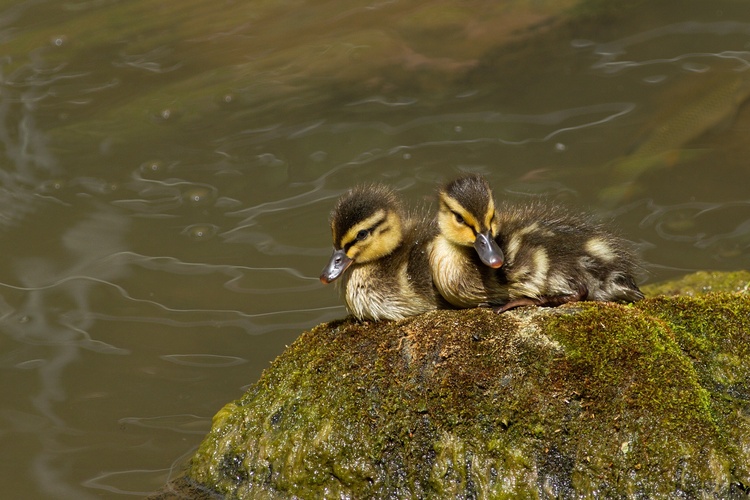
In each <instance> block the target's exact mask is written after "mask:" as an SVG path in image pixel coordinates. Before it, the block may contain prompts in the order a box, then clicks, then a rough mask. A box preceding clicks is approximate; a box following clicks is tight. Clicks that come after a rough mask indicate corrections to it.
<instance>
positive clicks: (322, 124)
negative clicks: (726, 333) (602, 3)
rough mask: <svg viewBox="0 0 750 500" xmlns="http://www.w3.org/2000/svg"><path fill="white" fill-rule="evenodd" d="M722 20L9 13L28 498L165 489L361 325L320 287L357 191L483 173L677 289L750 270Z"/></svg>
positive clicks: (16, 466) (470, 12) (412, 10)
mask: <svg viewBox="0 0 750 500" xmlns="http://www.w3.org/2000/svg"><path fill="white" fill-rule="evenodd" d="M560 5H562V4H560ZM717 5H719V4H711V5H710V6H705V5H703V3H700V2H694V3H690V5H689V6H688V7H686V6H685V5H683V4H679V5H678V6H676V5H673V4H671V3H670V2H657V3H654V4H650V6H649V7H641V8H639V9H634V10H631V11H628V12H627V13H626V14H623V15H621V16H619V17H618V14H617V13H615V14H614V17H613V18H611V19H610V21H609V22H608V24H607V29H606V30H604V31H606V32H603V30H602V29H601V28H600V27H599V26H598V25H597V24H596V22H595V21H581V20H578V21H575V22H573V21H574V20H570V19H567V18H566V15H567V14H565V15H557V14H558V13H559V10H557V9H560V8H563V7H559V6H557V4H555V5H552V3H551V4H550V5H549V6H547V7H544V6H539V5H537V6H534V8H530V7H529V6H528V5H527V4H525V3H518V4H515V7H514V9H517V10H513V9H512V10H513V12H511V13H514V15H510V14H509V11H508V10H507V9H508V7H507V6H502V8H501V7H499V6H495V7H489V6H487V5H484V4H483V6H482V9H473V8H469V7H466V6H465V5H461V6H458V7H457V6H451V5H448V4H446V5H436V4H434V3H429V4H427V3H424V4H419V3H413V2H407V3H404V2H381V3H376V4H372V3H367V2H365V4H359V3H356V2H355V3H354V4H352V3H347V4H343V3H341V2H332V3H330V4H327V5H321V4H320V3H319V2H317V3H315V2H301V3H298V4H296V5H295V8H294V9H289V7H288V6H287V5H281V4H278V5H277V4H262V5H260V4H253V3H249V4H248V3H235V4H225V5H222V6H221V8H217V6H216V5H215V3H212V2H206V1H205V0H193V1H190V2H188V3H184V2H183V3H181V4H180V5H179V7H178V6H176V5H175V6H172V5H170V4H169V3H167V4H164V5H163V6H161V7H160V10H159V12H158V13H155V12H154V6H153V2H143V1H141V0H134V1H132V2H125V3H122V2H104V3H102V2H82V3H76V4H70V3H62V4H56V3H54V2H46V1H42V2H36V1H29V2H22V3H20V4H17V5H13V6H10V7H5V8H3V10H0V39H1V40H3V41H4V42H5V45H4V47H6V48H7V55H5V56H3V57H2V58H1V59H0V145H1V147H2V158H0V248H1V249H2V253H3V259H2V261H0V353H1V354H0V366H1V367H2V368H3V377H2V379H1V380H2V382H0V384H1V385H2V390H3V394H4V396H5V397H4V400H3V403H2V406H1V407H0V435H2V436H3V439H4V443H3V447H2V450H3V451H2V452H0V453H2V458H5V459H6V460H5V463H8V464H9V465H8V467H7V470H8V475H9V477H11V478H12V480H11V482H10V483H9V484H8V485H7V486H6V489H5V491H7V492H8V494H14V493H15V494H18V493H19V492H22V493H23V496H24V497H25V498H33V497H35V496H38V497H55V498H88V497H93V496H96V497H98V496H100V495H101V494H102V493H104V494H106V495H109V496H113V497H117V496H122V495H143V494H144V493H145V492H147V491H150V490H152V489H155V488H158V487H159V486H160V485H161V484H162V483H163V482H164V481H165V480H166V478H167V477H168V476H169V474H171V473H173V472H174V471H173V470H172V469H169V468H167V467H168V465H169V464H173V463H175V465H174V468H175V470H179V460H180V457H183V456H185V455H186V454H188V453H189V450H190V449H191V448H192V447H194V446H195V445H196V444H197V442H198V441H199V439H200V436H201V433H202V432H203V430H202V429H205V428H206V426H207V425H208V421H209V419H210V417H211V415H213V414H214V413H215V412H216V411H217V410H218V409H219V408H220V407H221V405H223V404H224V403H225V402H227V401H229V400H231V399H233V398H236V397H238V396H239V395H240V394H241V391H242V390H243V388H246V387H247V385H248V384H251V383H252V382H253V381H255V380H256V379H257V378H258V376H259V375H260V373H261V371H262V369H263V368H264V367H265V366H266V365H267V363H268V362H269V360H271V359H272V358H273V357H274V356H275V355H277V354H278V353H279V352H281V351H282V350H283V348H284V346H285V344H288V343H290V342H291V341H293V340H294V338H295V337H296V336H297V335H298V334H299V332H301V331H303V330H305V329H308V328H310V327H311V326H313V325H315V324H317V323H320V322H322V321H326V320H330V319H333V318H337V317H341V316H343V314H344V309H343V307H342V305H341V303H340V301H339V299H338V297H337V295H336V293H335V292H334V291H333V290H330V289H324V288H323V287H322V285H320V283H319V282H318V279H317V275H318V272H319V270H320V268H321V266H322V265H323V264H324V262H325V259H326V257H327V256H328V255H329V253H330V230H329V227H328V223H327V218H328V212H329V210H330V209H331V207H332V205H333V203H334V200H335V198H337V197H338V196H339V195H340V194H341V192H342V191H343V190H344V189H346V188H348V187H349V186H350V185H352V184H354V183H356V182H367V181H375V180H383V181H386V182H389V183H391V184H393V185H394V186H395V187H396V189H398V190H399V191H401V192H402V194H403V195H404V197H405V198H407V199H409V200H411V203H412V204H413V205H417V204H422V203H425V202H427V203H429V202H430V200H432V199H433V198H434V190H435V186H436V185H437V184H439V183H440V182H442V181H444V180H445V179H447V178H448V177H451V176H454V175H456V173H457V172H461V171H471V172H479V173H483V174H485V175H486V176H487V177H488V178H489V179H490V181H491V182H492V183H493V185H496V186H498V188H499V189H498V192H499V194H500V195H501V196H503V197H506V198H512V199H516V200H525V199H529V198H533V197H538V196H548V197H554V198H561V199H564V200H565V201H567V202H569V203H572V204H575V205H585V206H588V207H589V209H590V210H591V211H593V212H596V213H598V214H599V215H603V216H610V217H611V218H613V219H614V222H615V224H616V225H617V226H619V227H620V228H621V229H622V232H623V233H624V234H625V235H627V236H628V237H630V238H632V239H634V240H635V241H636V242H637V243H638V245H639V247H640V248H642V249H643V250H644V255H645V256H646V258H647V260H648V263H649V266H650V270H651V278H650V279H652V280H656V279H663V278H668V277H672V276H675V275H677V274H680V273H682V272H687V271H690V270H695V269H705V268H719V269H737V268H748V267H750V260H749V259H750V257H749V254H750V252H748V249H749V248H750V236H749V234H748V233H750V228H749V227H748V220H750V209H749V208H748V203H749V202H748V197H747V187H746V184H747V183H746V180H747V175H748V173H750V172H749V171H748V167H747V162H746V158H747V157H748V154H749V153H750V151H748V146H747V144H748V143H747V140H746V133H745V132H746V130H747V129H748V127H750V112H749V111H748V109H747V106H743V102H744V101H745V100H746V98H747V95H748V94H747V89H748V88H749V87H748V86H746V85H745V83H743V82H746V81H747V76H746V75H748V74H749V73H748V68H747V66H748V61H750V57H749V55H750V52H748V47H750V29H749V28H748V26H750V24H748V23H750V19H748V13H747V12H746V6H745V5H744V4H742V3H734V2H720V6H717ZM454 7H455V8H454ZM719 11H722V12H723V14H720V13H719ZM592 19H596V18H595V17H592ZM691 19H706V21H705V22H694V21H692V20H691ZM727 19H731V21H727ZM524 20H526V21H524ZM525 22H531V24H532V25H534V26H535V27H536V28H535V29H534V30H533V32H527V31H525V29H524V28H525V26H526V25H525V24H524V23H525ZM568 22H570V24H566V23H568ZM735 84H736V86H735ZM722 89H725V90H722ZM726 89H728V90H726ZM705 96H714V99H713V100H710V99H708V100H705V99H703V97H705ZM701 103H703V105H699V104H701ZM686 110H692V115H689V116H688V115H686V113H685V111H686ZM686 116H688V119H685V117H686ZM665 127H666V128H670V129H671V130H672V131H673V132H674V131H676V132H674V133H671V134H665V133H660V132H659V131H660V130H662V131H663V130H665ZM639 148H640V149H639ZM638 151H640V153H638V154H635V153H636V152H638ZM623 158H625V159H627V161H623V160H622V159H623ZM634 159H635V160H638V161H634ZM618 165H619V166H618ZM618 169H619V173H618ZM623 183H625V184H628V185H629V189H627V190H621V192H619V193H618V196H620V197H619V198H617V199H613V198H612V197H608V196H602V193H606V189H607V188H609V187H612V186H620V185H621V184H623ZM631 187H632V189H630V188H631Z"/></svg>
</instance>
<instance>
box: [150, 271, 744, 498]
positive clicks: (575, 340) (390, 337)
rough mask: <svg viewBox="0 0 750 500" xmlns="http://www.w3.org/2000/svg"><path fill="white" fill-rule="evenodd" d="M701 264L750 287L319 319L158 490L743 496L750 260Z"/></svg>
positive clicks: (271, 494) (244, 494) (241, 494)
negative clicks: (375, 318)
mask: <svg viewBox="0 0 750 500" xmlns="http://www.w3.org/2000/svg"><path fill="white" fill-rule="evenodd" d="M695 279H696V277H695V276H693V277H688V278H687V279H686V280H685V283H689V282H691V281H695ZM700 279H701V280H703V281H702V283H703V285H701V286H702V287H712V288H713V287H716V286H718V283H719V282H720V281H721V282H723V285H722V288H721V289H722V290H727V289H731V290H735V289H737V290H744V291H740V292H728V291H721V292H711V293H707V294H703V295H695V296H686V295H679V296H673V297H669V296H663V295H660V296H656V297H651V298H647V299H646V300H643V301H642V302H640V303H638V304H635V305H628V306H624V305H617V304H610V303H579V304H572V305H567V306H562V307H559V308H556V309H544V308H523V309H519V310H515V311H511V312H510V313H506V314H503V315H496V314H494V313H492V312H490V311H488V310H484V309H470V310H463V311H436V312H432V313H428V314H424V315H421V316H417V317H414V318H410V319H406V320H403V321H398V322H381V323H357V322H354V321H350V320H344V321H338V322H332V323H328V324H323V325H319V326H318V327H316V328H314V329H312V330H311V331H308V332H305V333H304V334H302V335H301V336H300V338H299V339H298V340H297V341H295V342H294V343H293V344H292V345H291V346H290V347H289V349H287V351H286V352H284V353H283V354H282V355H281V356H279V358H278V359H276V360H275V361H274V362H273V364H272V365H271V367H270V368H268V369H267V370H266V371H265V373H264V374H263V376H262V377H261V379H260V380H259V381H258V382H257V383H256V384H255V385H254V386H253V387H252V388H251V389H250V390H249V391H248V392H247V393H246V394H245V395H244V396H243V397H242V398H241V399H239V400H237V401H235V402H232V403H230V404H228V405H226V406H225V407H224V408H223V409H222V410H221V411H219V413H217V415H216V416H215V417H214V423H213V428H212V430H211V432H210V434H209V435H208V436H207V437H206V438H205V440H204V442H203V443H202V445H201V446H200V449H199V450H198V452H197V453H196V454H195V456H194V457H193V459H192V461H191V462H190V464H189V466H188V468H187V471H186V474H185V476H184V477H183V478H181V479H179V480H177V481H175V482H174V483H173V484H172V485H170V486H169V487H168V488H167V489H166V490H165V491H164V492H162V493H161V494H159V495H158V496H157V497H155V498H175V497H183V498H184V497H190V498H199V497H206V498H208V497H211V496H212V495H213V494H214V493H219V494H220V495H223V496H229V497H233V498H234V497H237V498H291V497H299V498H553V497H563V498H590V497H597V498H621V497H622V498H649V497H665V496H672V497H676V498H696V497H703V498H744V497H745V495H746V493H747V491H748V488H750V294H748V293H747V289H748V288H747V285H748V283H750V273H734V274H733V275H731V276H730V275H720V274H719V275H714V276H713V283H716V284H712V282H709V281H706V280H710V279H711V276H710V275H708V274H705V275H701V276H700ZM728 279H729V281H731V283H729V284H727V280H728ZM679 287H680V285H679V284H672V285H671V288H670V289H672V290H677V289H679ZM727 287H729V288H727Z"/></svg>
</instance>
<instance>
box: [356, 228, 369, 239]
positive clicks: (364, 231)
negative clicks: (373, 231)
mask: <svg viewBox="0 0 750 500" xmlns="http://www.w3.org/2000/svg"><path fill="white" fill-rule="evenodd" d="M369 235H370V231H368V230H367V229H361V230H360V231H359V232H358V233H357V241H362V240H364V239H365V238H367V237H368V236H369Z"/></svg>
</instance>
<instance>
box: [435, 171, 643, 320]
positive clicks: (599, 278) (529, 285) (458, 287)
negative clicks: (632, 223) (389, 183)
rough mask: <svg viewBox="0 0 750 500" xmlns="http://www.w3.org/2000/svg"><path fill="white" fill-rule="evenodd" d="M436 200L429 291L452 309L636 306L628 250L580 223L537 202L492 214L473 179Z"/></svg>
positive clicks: (582, 218) (586, 221)
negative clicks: (589, 303) (591, 303)
mask: <svg viewBox="0 0 750 500" xmlns="http://www.w3.org/2000/svg"><path fill="white" fill-rule="evenodd" d="M439 198H440V209H439V212H438V217H437V225H438V226H439V234H438V236H437V237H436V238H435V239H434V241H433V243H432V244H431V246H430V266H431V269H432V274H433V280H434V282H435V286H436V287H437V288H438V290H439V291H440V293H441V294H442V295H443V297H445V299H446V300H447V301H448V302H450V303H451V304H453V305H454V306H457V307H475V306H480V305H482V306H490V307H494V308H496V310H497V311H498V312H503V311H507V310H508V309H512V308H514V307H518V306H523V305H540V306H557V305H560V304H563V303H566V302H573V301H577V300H601V301H621V302H634V301H637V300H640V299H642V298H643V294H642V293H641V291H640V290H639V289H638V286H637V285H636V283H635V278H634V276H635V274H636V272H637V271H638V269H639V265H638V261H637V259H636V257H635V254H634V252H633V250H632V249H631V245H630V244H629V243H628V242H627V241H625V240H623V239H622V238H620V237H618V236H615V235H614V234H612V233H611V232H609V231H607V230H606V229H605V228H604V227H603V226H602V225H600V224H598V223H595V222H594V221H593V220H592V219H591V218H590V217H588V216H586V215H580V214H573V213H570V212H568V211H567V210H566V209H564V208H563V207H561V206H558V205H548V204H543V203H541V202H535V203H531V204H529V205H525V206H515V205H510V204H503V205H500V206H498V207H496V206H495V201H494V198H493V195H492V190H491V188H490V186H489V184H488V183H487V181H486V180H485V179H484V178H483V177H481V176H479V175H467V176H464V177H461V178H459V179H456V180H454V181H452V182H450V183H448V184H446V185H445V186H444V187H443V188H441V189H440V191H439Z"/></svg>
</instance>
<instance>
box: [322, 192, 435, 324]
mask: <svg viewBox="0 0 750 500" xmlns="http://www.w3.org/2000/svg"><path fill="white" fill-rule="evenodd" d="M331 230H332V232H333V248H334V252H333V255H332V256H331V259H330V261H329V262H328V265H326V267H325V268H324V269H323V273H322V274H321V275H320V281H322V282H323V283H330V282H332V281H334V280H337V279H339V278H341V279H340V280H339V281H338V283H337V284H340V291H341V293H342V295H343V297H344V301H345V302H346V307H347V309H348V310H349V312H350V313H351V314H352V315H353V316H354V317H356V318H357V319H360V320H362V319H372V320H376V321H377V320H381V319H401V318H405V317H407V316H414V315H417V314H421V313H423V312H426V311H429V310H432V309H436V308H438V307H445V306H448V304H447V303H446V302H445V301H444V300H443V298H442V297H441V296H440V294H439V293H438V291H437V290H436V289H435V287H434V286H433V284H432V276H431V273H430V264H429V260H428V257H427V250H426V246H427V245H428V244H429V242H430V241H431V240H432V238H434V237H435V235H436V233H437V229H436V228H435V226H434V224H432V223H431V221H430V220H429V219H428V218H427V217H426V216H422V217H420V216H418V215H416V214H407V213H406V211H405V210H404V208H403V205H402V204H401V201H400V200H399V199H398V197H397V196H396V195H395V194H394V192H393V191H392V190H391V189H390V188H388V187H386V186H384V185H381V184H376V185H367V186H359V187H355V188H353V189H351V190H349V191H348V192H347V193H345V194H344V195H343V196H341V198H340V199H339V200H338V202H337V203H336V206H335V207H334V209H333V211H332V212H331Z"/></svg>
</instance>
